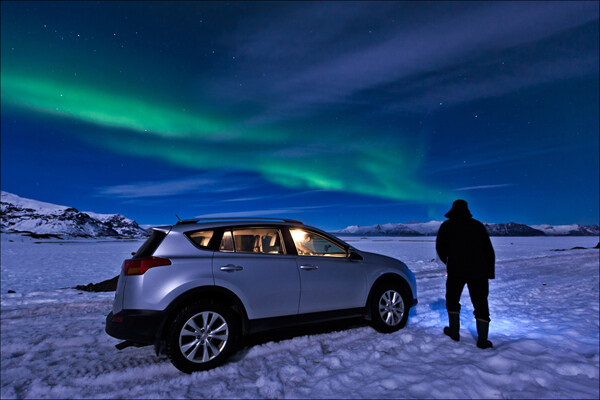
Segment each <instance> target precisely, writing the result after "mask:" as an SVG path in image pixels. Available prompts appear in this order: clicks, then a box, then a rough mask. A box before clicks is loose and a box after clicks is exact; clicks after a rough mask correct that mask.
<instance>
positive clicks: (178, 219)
mask: <svg viewBox="0 0 600 400" xmlns="http://www.w3.org/2000/svg"><path fill="white" fill-rule="evenodd" d="M175 216H176V217H177V222H181V218H179V215H177V214H175Z"/></svg>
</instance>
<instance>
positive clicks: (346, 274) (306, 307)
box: [290, 228, 366, 314]
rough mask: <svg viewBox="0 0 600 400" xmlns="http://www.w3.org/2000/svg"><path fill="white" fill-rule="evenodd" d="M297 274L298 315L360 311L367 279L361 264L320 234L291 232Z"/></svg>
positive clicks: (302, 231) (297, 229)
mask: <svg viewBox="0 0 600 400" xmlns="http://www.w3.org/2000/svg"><path fill="white" fill-rule="evenodd" d="M290 234H291V236H292V240H293V242H294V245H295V246H296V251H297V253H298V256H297V258H296V261H297V265H298V269H299V272H300V284H301V293H300V308H299V313H300V314H304V313H312V312H320V311H331V310H341V309H349V308H359V307H363V306H364V304H363V302H364V298H365V295H366V293H365V291H366V275H365V272H364V268H363V265H362V261H358V260H350V259H349V258H348V257H347V254H346V250H345V249H344V248H343V247H341V246H340V245H339V244H337V243H336V242H334V241H333V240H331V239H330V238H327V237H326V236H325V235H322V234H320V233H317V232H314V231H311V230H308V229H304V228H290Z"/></svg>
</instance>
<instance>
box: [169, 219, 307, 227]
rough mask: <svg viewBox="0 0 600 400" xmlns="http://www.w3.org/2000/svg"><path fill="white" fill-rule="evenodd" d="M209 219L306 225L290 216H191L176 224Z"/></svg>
mask: <svg viewBox="0 0 600 400" xmlns="http://www.w3.org/2000/svg"><path fill="white" fill-rule="evenodd" d="M208 221H215V222H217V221H241V222H244V221H283V222H289V223H292V224H299V225H304V223H303V222H302V221H298V220H296V219H288V218H261V217H215V218H191V219H181V220H179V221H177V223H176V224H175V225H183V224H196V223H198V222H208Z"/></svg>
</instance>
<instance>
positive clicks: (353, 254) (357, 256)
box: [348, 251, 363, 261]
mask: <svg viewBox="0 0 600 400" xmlns="http://www.w3.org/2000/svg"><path fill="white" fill-rule="evenodd" d="M348 258H349V259H351V260H357V261H361V260H362V259H363V258H362V256H361V255H360V254H358V253H357V252H355V251H350V254H349V255H348Z"/></svg>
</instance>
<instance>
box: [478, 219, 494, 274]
mask: <svg viewBox="0 0 600 400" xmlns="http://www.w3.org/2000/svg"><path fill="white" fill-rule="evenodd" d="M481 226H482V228H483V232H482V235H483V246H484V248H483V251H484V255H485V260H486V268H487V272H488V279H495V278H496V253H495V252H494V246H492V241H491V240H490V235H489V234H488V232H487V230H486V229H485V226H484V225H483V224H481Z"/></svg>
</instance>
